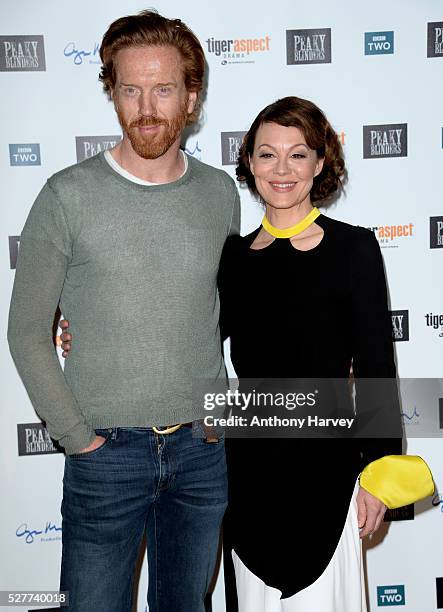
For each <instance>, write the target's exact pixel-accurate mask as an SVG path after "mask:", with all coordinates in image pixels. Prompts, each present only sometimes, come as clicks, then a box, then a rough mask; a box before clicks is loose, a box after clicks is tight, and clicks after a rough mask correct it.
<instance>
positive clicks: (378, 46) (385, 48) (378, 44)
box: [365, 31, 394, 55]
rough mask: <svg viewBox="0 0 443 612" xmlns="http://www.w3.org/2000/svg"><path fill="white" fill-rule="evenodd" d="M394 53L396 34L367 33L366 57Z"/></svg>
mask: <svg viewBox="0 0 443 612" xmlns="http://www.w3.org/2000/svg"><path fill="white" fill-rule="evenodd" d="M388 53H394V32H392V31H390V32H365V55H385V54H388Z"/></svg>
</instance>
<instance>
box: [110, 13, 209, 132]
mask: <svg viewBox="0 0 443 612" xmlns="http://www.w3.org/2000/svg"><path fill="white" fill-rule="evenodd" d="M166 45H169V46H171V47H175V48H176V49H177V50H178V51H179V53H180V55H181V57H182V59H183V73H184V80H185V86H186V89H187V91H188V92H191V91H192V92H197V102H196V105H195V108H194V111H193V112H192V114H190V115H189V117H188V121H187V123H188V125H190V124H191V123H195V122H196V121H197V120H198V117H199V113H200V105H201V93H202V89H203V78H204V73H205V56H204V52H203V49H202V46H201V44H200V42H199V40H198V38H197V37H196V36H195V34H194V33H193V32H192V31H191V30H190V29H189V28H188V26H187V25H186V24H184V23H183V22H182V21H181V20H180V19H167V18H166V17H163V16H162V15H159V13H157V12H155V11H142V12H141V13H138V15H129V16H128V17H121V18H120V19H117V20H116V21H114V22H113V23H111V25H110V26H109V28H108V30H107V32H106V33H105V35H104V36H103V40H102V44H101V47H100V58H101V60H102V67H101V70H100V75H99V80H100V81H101V82H102V83H103V89H104V90H105V92H106V93H107V94H108V95H109V96H110V95H111V92H112V90H113V89H114V87H115V81H116V75H115V56H116V54H117V52H118V51H120V49H126V48H128V47H146V46H166Z"/></svg>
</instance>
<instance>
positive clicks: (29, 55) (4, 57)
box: [0, 34, 46, 72]
mask: <svg viewBox="0 0 443 612" xmlns="http://www.w3.org/2000/svg"><path fill="white" fill-rule="evenodd" d="M43 70H46V61H45V45H44V40H43V36H42V35H41V34H38V35H20V36H0V72H34V71H43Z"/></svg>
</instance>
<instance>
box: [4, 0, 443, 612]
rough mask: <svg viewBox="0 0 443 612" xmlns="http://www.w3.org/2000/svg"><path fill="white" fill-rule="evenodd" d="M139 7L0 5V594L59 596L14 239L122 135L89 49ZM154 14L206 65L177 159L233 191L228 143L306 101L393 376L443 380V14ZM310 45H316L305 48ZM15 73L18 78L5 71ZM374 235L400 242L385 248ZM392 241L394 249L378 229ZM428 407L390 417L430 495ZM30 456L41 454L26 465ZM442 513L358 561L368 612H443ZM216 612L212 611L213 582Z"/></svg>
mask: <svg viewBox="0 0 443 612" xmlns="http://www.w3.org/2000/svg"><path fill="white" fill-rule="evenodd" d="M144 8H147V6H146V5H145V4H144V3H143V2H141V1H139V0H125V2H123V0H95V1H94V2H91V1H89V2H88V1H86V0H77V1H76V2H66V1H65V0H41V1H40V2H38V3H36V2H32V0H22V2H20V3H12V2H3V3H2V4H1V6H0V23H1V31H0V82H1V84H2V91H3V95H2V96H1V97H0V116H1V119H2V129H1V133H0V159H1V168H0V178H1V185H2V193H3V198H2V206H1V208H0V216H1V237H0V255H1V260H0V261H1V265H0V283H1V298H0V330H1V345H0V362H1V371H2V387H1V398H0V403H1V404H0V409H1V423H2V434H1V444H0V457H1V461H2V470H1V475H0V487H1V491H2V502H1V505H0V534H1V563H0V589H9V590H10V589H20V590H28V589H39V590H45V589H49V590H54V589H57V587H58V576H59V562H60V551H61V541H60V537H61V534H60V525H61V517H60V502H61V481H62V470H63V461H64V459H63V455H62V454H59V453H54V452H51V450H52V448H51V445H50V442H49V441H48V440H46V441H45V439H44V437H43V434H42V433H41V432H40V435H41V436H42V437H41V439H40V441H39V439H38V434H39V430H38V426H37V423H38V417H37V416H36V414H35V412H34V410H33V408H32V407H31V404H30V402H29V400H28V398H27V395H26V393H25V390H24V388H23V386H22V384H21V382H20V379H19V377H18V375H17V373H16V371H15V368H14V365H13V363H12V360H11V358H10V356H9V351H8V347H7V344H6V325H7V313H8V308H9V300H10V294H11V289H12V284H13V278H14V259H15V255H16V249H17V246H18V243H17V237H18V236H19V235H20V232H21V229H22V227H23V224H24V222H25V219H26V216H27V214H28V211H29V209H30V206H31V204H32V202H33V200H34V198H35V196H36V195H37V193H38V192H39V190H40V188H41V186H42V185H43V183H44V181H45V180H46V178H47V177H48V176H49V175H51V174H53V173H54V172H56V171H57V170H59V169H61V168H63V167H65V166H68V165H71V164H74V163H76V161H77V151H79V152H81V153H82V154H84V153H85V151H86V152H87V153H88V154H91V153H94V152H97V151H98V150H99V148H100V147H107V146H110V143H112V142H113V141H115V138H116V136H117V135H118V134H119V133H120V131H119V126H118V122H117V120H116V117H115V114H114V110H113V107H112V105H111V104H110V103H109V102H108V101H107V99H106V97H105V95H104V94H103V93H102V90H101V86H100V84H99V83H98V81H97V75H98V70H99V63H98V62H99V60H98V53H97V47H98V46H99V44H100V41H101V37H102V35H103V33H104V31H105V30H106V28H107V27H108V25H109V24H110V23H111V21H113V20H114V19H116V18H117V17H120V16H122V15H125V14H131V13H135V12H137V11H139V10H142V9H144ZM155 8H157V9H158V10H159V11H160V12H161V13H163V14H164V15H166V16H168V17H180V18H181V19H182V20H184V21H185V22H186V23H187V24H188V25H189V26H190V27H191V28H192V29H193V30H194V31H195V33H196V34H197V36H198V37H199V38H200V40H201V41H202V44H203V46H204V49H205V52H206V57H207V61H208V66H209V80H208V93H207V99H206V102H205V105H204V116H203V122H202V126H201V129H200V131H198V132H197V133H194V134H192V135H191V136H190V137H189V138H188V140H187V142H186V147H187V150H188V151H189V152H190V153H192V154H194V155H196V156H198V157H199V158H201V159H202V160H203V161H205V162H206V163H209V164H212V165H214V166H219V167H223V168H224V169H225V170H226V171H227V172H229V173H230V174H231V175H233V176H234V167H235V166H234V165H223V164H222V146H223V150H224V155H225V156H228V157H229V153H230V152H231V153H232V151H233V152H234V154H235V146H236V143H238V137H239V136H240V135H239V134H237V135H235V134H226V133H228V132H240V133H241V132H243V131H245V130H246V129H247V128H248V127H249V125H250V123H251V121H252V119H253V118H254V116H255V115H256V114H257V112H258V111H259V110H260V109H261V108H262V107H263V106H265V105H266V104H268V103H270V102H271V101H273V100H275V99H277V98H279V97H282V96H286V95H297V96H300V97H305V98H309V99H311V100H313V101H314V102H316V103H317V104H318V105H319V106H320V107H321V108H322V109H324V110H325V112H326V113H327V115H328V117H329V118H330V120H331V122H332V124H333V126H334V128H335V129H336V131H337V133H338V137H339V138H341V140H342V142H343V143H344V150H345V154H346V160H347V166H348V170H349V183H348V185H347V189H346V197H342V198H341V199H340V201H339V202H338V203H337V205H335V206H334V207H333V208H332V209H329V211H328V214H330V215H331V216H333V217H335V218H338V219H342V220H345V221H349V222H351V223H355V224H358V225H362V226H366V227H371V228H374V231H375V232H376V233H377V236H378V238H379V240H380V244H381V246H382V248H383V255H384V260H385V266H386V271H387V276H388V283H389V289H390V296H391V309H392V310H393V325H394V328H395V329H396V331H397V338H396V340H397V343H396V350H397V358H398V366H399V373H400V374H401V376H403V377H416V378H418V377H423V378H427V377H438V376H440V377H441V376H442V364H443V325H442V323H443V299H442V298H443V289H442V261H443V260H442V257H443V223H442V222H443V202H442V197H441V184H442V183H441V176H442V170H443V168H442V156H443V149H442V145H443V127H442V126H443V113H442V102H443V81H442V75H443V59H442V58H443V34H442V32H443V29H442V28H443V4H442V3H441V1H440V0H422V1H420V2H418V1H416V2H412V1H409V2H406V3H405V2H404V1H401V0H391V1H390V2H386V1H384V0H372V1H371V2H370V3H369V2H368V3H363V4H362V3H355V2H351V1H350V0H348V1H345V0H342V1H337V2H330V1H329V0H317V1H316V2H313V3H308V2H306V1H304V2H301V1H300V0H276V1H275V2H273V3H269V2H267V1H264V0H254V2H252V1H250V2H243V3H240V2H238V1H236V2H234V1H233V0H223V1H221V0H213V1H212V2H211V3H208V2H204V1H202V0H194V1H193V2H188V3H184V2H179V0H159V1H158V2H157V4H156V5H155ZM428 24H431V25H430V26H428ZM318 30H321V32H318ZM325 30H326V32H325ZM287 31H289V34H287ZM323 34H324V35H325V36H326V38H321V37H319V35H323ZM365 34H366V37H365ZM41 37H43V38H41ZM212 39H213V40H212ZM255 39H257V40H259V42H258V43H257V46H258V47H261V49H262V50H260V51H255V52H254V51H253V52H251V53H249V54H247V53H241V52H239V53H238V54H237V53H234V54H225V53H220V55H217V54H216V51H217V48H221V46H222V45H221V44H218V43H217V42H216V41H226V40H228V41H229V40H232V41H237V40H255ZM287 40H288V41H289V43H290V44H289V47H288V49H289V50H288V49H287ZM365 40H366V43H365ZM207 41H209V42H207ZM328 41H329V42H330V43H331V49H330V54H329V57H328V50H327V44H325V45H324V47H323V46H322V43H323V42H324V43H328ZM252 44H253V43H252ZM43 46H44V48H43ZM231 46H232V47H233V46H234V43H232V44H231ZM300 51H301V52H306V51H308V53H305V56H306V55H307V56H308V59H309V63H299V61H298V59H300V57H301V56H298V59H297V57H296V53H298V52H300ZM287 53H289V56H288V55H287ZM312 60H315V61H317V60H320V63H313V62H312ZM19 65H26V66H27V69H26V70H18V69H17V67H18V66H19ZM30 67H32V68H33V69H32V70H30V69H29V68H30ZM399 124H400V125H399ZM363 126H373V127H368V128H366V129H365V130H364V128H363ZM374 126H376V127H374ZM396 129H397V130H401V132H396V131H395V130H396ZM364 132H365V134H366V135H367V138H368V139H369V141H368V148H366V147H365V148H364V137H363V134H364ZM400 134H401V138H400V139H399V140H398V139H397V136H398V135H400ZM112 135H113V136H112ZM79 137H84V138H83V139H79ZM236 137H237V139H236ZM385 138H386V139H387V143H388V146H387V147H384V151H385V153H386V151H388V154H387V155H386V154H382V157H376V158H371V155H374V154H377V153H379V151H376V150H374V149H372V151H371V147H370V145H371V142H372V143H376V144H377V143H382V144H383V142H384V139H385ZM76 139H77V141H76ZM76 142H77V147H76ZM85 143H86V144H85ZM389 145H392V146H391V147H390V148H389ZM111 146H112V145H111ZM368 155H369V157H367V156H368ZM241 197H242V214H243V218H242V233H247V232H249V231H251V230H252V229H254V228H255V227H256V226H257V225H258V224H259V222H260V219H261V215H262V210H261V209H260V207H259V206H258V204H256V203H255V202H253V201H252V199H251V198H250V196H249V194H248V192H247V191H245V190H244V189H241ZM385 226H388V228H391V226H392V227H395V232H396V233H397V234H399V233H401V234H403V235H400V236H398V237H395V238H394V239H392V238H391V236H389V237H386V234H387V233H388V232H387V231H386V229H385ZM376 228H378V229H376ZM399 228H401V229H399ZM388 231H389V233H390V234H392V229H389V230H388ZM399 311H401V312H399ZM431 313H432V314H433V315H441V317H440V319H437V320H436V321H435V326H433V325H432V322H433V321H434V318H432V317H429V316H428V318H426V315H430V314H431ZM428 322H431V325H428V324H427V323H428ZM97 358H99V347H97ZM439 397H440V398H441V397H443V392H441V393H439V392H437V395H436V396H435V397H434V398H433V399H432V400H431V401H430V402H428V403H427V404H426V405H424V404H423V405H421V404H420V400H418V401H417V402H415V403H414V402H412V403H408V402H407V404H408V405H406V406H404V408H403V410H404V419H405V424H406V429H407V432H408V433H409V434H410V436H411V437H410V439H409V441H408V451H409V452H410V453H418V454H422V455H423V456H424V457H425V458H426V459H427V460H428V462H429V464H430V466H431V468H432V469H433V472H434V476H435V480H436V483H437V486H438V485H439V484H441V483H442V482H443V466H442V462H441V456H442V455H441V439H437V438H434V439H433V438H427V439H424V438H418V437H413V435H414V434H415V436H416V435H417V432H419V426H420V420H421V419H422V418H424V413H425V412H426V414H427V416H428V417H429V416H430V417H431V418H433V419H435V422H436V423H437V424H438V423H439V421H438V419H439ZM440 412H443V400H441V401H440ZM17 426H18V428H17ZM437 426H438V425H437ZM18 430H19V432H18ZM32 441H34V446H33V445H32V444H30V443H32ZM18 449H20V454H19V450H18ZM38 449H40V451H42V452H40V453H39V454H32V453H33V452H34V451H36V450H38ZM311 503H315V504H322V505H323V506H324V517H325V519H324V524H323V525H322V528H323V529H327V523H328V507H329V505H330V504H332V503H333V500H329V499H323V497H322V494H321V488H320V489H319V493H318V499H315V500H311ZM441 510H443V504H442V503H440V496H439V495H438V494H436V496H435V498H434V499H433V500H428V501H426V502H424V503H422V504H417V506H416V508H415V519H414V520H402V521H395V522H392V523H387V524H386V525H385V526H384V528H383V530H382V533H380V534H378V535H377V536H376V537H375V538H374V541H373V542H372V544H370V545H369V550H368V554H367V573H368V592H369V599H370V604H371V610H372V612H373V611H374V610H377V609H378V607H380V606H385V605H401V606H403V607H402V609H404V610H411V611H414V612H430V611H432V610H437V609H440V608H443V601H442V600H443V588H442V592H441V593H440V603H439V604H438V603H437V590H436V589H437V584H438V585H440V586H442V585H441V582H443V552H442V550H443V547H442V543H443V513H442V511H441ZM409 518H410V519H411V518H412V517H409ZM294 571H296V568H294ZM438 578H440V581H439V580H437V579H438ZM389 587H391V589H389ZM402 587H403V588H402ZM386 588H387V590H385V589H386ZM145 592H146V566H145V565H144V566H143V569H142V575H141V580H140V593H139V605H138V610H139V611H144V610H145V600H146V598H145ZM403 592H404V596H403ZM388 595H390V597H388ZM437 606H439V607H437ZM41 607H44V606H41ZM2 609H3V608H2ZM4 609H5V610H6V608H4ZM21 609H22V610H27V609H28V607H23V608H21ZM213 610H214V611H215V612H222V610H224V596H223V584H222V576H220V577H219V580H218V582H217V586H216V589H215V593H214V597H213ZM91 612H92V611H91ZM190 612H192V611H190Z"/></svg>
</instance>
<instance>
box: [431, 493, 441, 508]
mask: <svg viewBox="0 0 443 612" xmlns="http://www.w3.org/2000/svg"><path fill="white" fill-rule="evenodd" d="M432 505H433V506H434V508H440V512H443V495H441V494H440V493H438V494H437V495H435V496H434V497H433V498H432Z"/></svg>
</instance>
